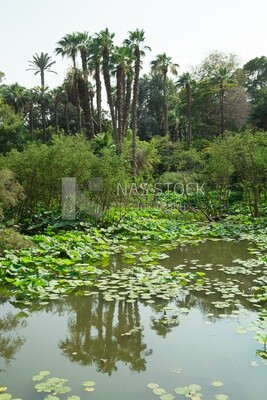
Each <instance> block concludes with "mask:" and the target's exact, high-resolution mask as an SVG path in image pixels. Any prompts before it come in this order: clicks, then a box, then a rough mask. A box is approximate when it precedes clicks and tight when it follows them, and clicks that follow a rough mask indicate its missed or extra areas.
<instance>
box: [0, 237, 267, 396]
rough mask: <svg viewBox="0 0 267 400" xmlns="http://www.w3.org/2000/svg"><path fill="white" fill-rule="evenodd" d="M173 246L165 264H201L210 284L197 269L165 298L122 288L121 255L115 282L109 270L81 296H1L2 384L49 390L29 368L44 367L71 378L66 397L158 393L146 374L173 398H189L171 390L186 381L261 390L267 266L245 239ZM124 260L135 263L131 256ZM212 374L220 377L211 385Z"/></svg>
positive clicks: (210, 391)
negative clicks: (261, 285)
mask: <svg viewBox="0 0 267 400" xmlns="http://www.w3.org/2000/svg"><path fill="white" fill-rule="evenodd" d="M168 255H169V257H168V258H165V259H162V260H160V261H161V262H160V264H161V266H162V267H161V268H163V267H165V268H168V269H169V268H171V269H172V270H173V271H183V272H184V273H185V274H186V273H188V272H192V273H193V272H195V271H201V272H202V273H203V272H205V274H206V275H205V277H206V282H205V285H203V284H202V282H201V279H202V278H201V274H200V276H199V282H198V283H197V284H196V282H195V283H194V284H192V283H190V282H189V283H188V284H187V285H186V286H184V288H182V289H179V290H176V289H177V288H174V289H173V290H176V292H175V294H173V295H172V296H169V297H168V295H166V294H164V293H163V294H162V293H161V295H160V294H159V293H158V292H157V295H155V293H156V289H157V288H155V287H154V288H153V290H154V292H153V293H154V295H152V296H150V295H148V294H147V293H146V294H143V295H142V296H138V298H137V295H136V293H137V291H135V289H133V293H134V294H132V295H131V294H130V296H128V297H127V296H126V297H125V294H126V292H127V289H125V287H126V288H127V284H129V282H131V279H133V278H132V277H131V276H130V275H129V276H128V278H127V275H126V278H125V275H121V276H124V278H123V279H124V280H125V285H126V286H125V287H124V291H123V288H122V287H120V288H119V289H117V287H116V282H118V276H120V275H117V272H118V273H120V271H123V267H124V266H125V265H124V261H123V257H121V255H115V256H114V257H113V259H112V271H114V272H115V278H114V281H112V279H111V278H105V279H103V282H102V283H100V285H99V286H98V288H93V289H90V290H88V291H85V295H82V296H78V295H76V296H75V295H72V296H66V297H62V298H60V299H58V300H55V301H49V302H41V303H40V302H39V303H30V302H28V303H24V304H23V305H22V304H20V305H18V304H16V303H15V304H12V299H11V300H5V299H2V304H1V305H0V356H1V358H0V386H7V387H8V393H12V394H13V397H15V398H22V399H23V400H36V399H44V398H45V396H46V395H47V394H49V393H37V392H36V389H35V388H34V386H35V385H36V384H38V383H39V382H38V381H37V382H33V381H32V377H33V376H34V375H36V374H38V372H40V371H43V370H45V371H50V372H51V375H49V376H48V377H47V376H46V377H45V378H44V380H43V381H45V380H46V379H47V378H49V377H58V378H65V379H68V382H66V384H65V385H66V386H69V387H71V391H70V392H69V393H67V394H60V395H58V397H59V398H60V399H66V398H67V397H68V396H72V395H77V396H80V398H81V399H87V398H92V399H98V400H100V399H101V400H102V399H111V400H113V399H114V400H124V399H127V400H136V399H140V400H141V399H142V400H150V399H151V400H152V399H157V398H158V399H159V398H160V397H159V396H157V395H156V394H154V393H153V391H152V389H149V388H148V387H147V385H148V384H149V383H156V384H158V385H159V386H160V387H161V388H164V389H165V390H166V392H167V393H170V394H173V395H174V396H175V398H177V399H182V398H185V397H184V395H181V394H179V395H178V394H176V393H175V392H174V389H175V388H177V387H184V386H188V385H190V384H199V385H201V386H202V393H203V399H214V398H215V396H216V395H218V394H225V395H227V396H229V398H230V399H233V400H262V399H263V398H265V397H266V392H267V365H266V360H265V358H264V357H262V354H263V353H264V351H263V350H264V346H263V345H262V344H260V343H258V342H257V341H256V340H255V338H254V336H255V331H257V322H256V321H257V316H258V312H257V307H258V304H255V302H254V299H253V298H252V297H251V293H252V291H251V287H252V286H253V285H254V284H255V280H257V277H258V275H259V276H260V274H261V273H262V271H261V266H257V265H256V266H255V265H254V266H253V265H252V264H253V263H251V259H252V257H253V256H252V255H251V254H250V253H249V251H248V243H247V242H246V241H239V242H236V241H207V242H205V243H201V244H198V245H194V244H191V245H186V246H181V247H178V248H177V249H174V250H171V251H169V252H168ZM242 260H243V261H244V260H247V263H244V262H242ZM126 268H127V269H130V268H131V264H129V262H128V263H127V265H126ZM155 271H157V269H155ZM156 273H157V272H156ZM202 275H203V274H202ZM142 279H143V278H142ZM114 282H115V284H114ZM137 283H138V282H137ZM108 287H109V288H108ZM110 287H113V289H110ZM173 293H174V292H173ZM128 294H129V293H128ZM259 350H260V351H261V352H262V353H261V356H259V355H258V353H257V354H256V352H257V351H259ZM85 381H94V382H95V386H93V387H94V389H95V390H94V391H92V392H91V393H90V392H86V391H85V390H84V389H85V388H86V386H83V382H85ZM214 381H220V382H222V383H223V385H222V386H220V387H214V386H213V385H212V382H214ZM89 387H92V386H89ZM87 388H88V387H87ZM50 394H53V392H51V393H50ZM0 396H1V395H0ZM196 398H198V397H196ZM165 399H166V400H167V399H168V397H165ZM169 399H171V398H170V397H169ZM222 399H223V398H222ZM225 399H226V398H225ZM51 400H53V398H51ZM54 400H55V399H54ZM73 400H75V398H73ZM163 400H164V397H163Z"/></svg>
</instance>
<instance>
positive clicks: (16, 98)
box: [1, 82, 27, 114]
mask: <svg viewBox="0 0 267 400" xmlns="http://www.w3.org/2000/svg"><path fill="white" fill-rule="evenodd" d="M1 94H2V97H3V99H4V100H5V102H6V103H7V104H9V105H10V106H11V107H12V108H13V110H14V111H15V114H21V113H22V111H23V107H24V105H25V104H26V102H27V90H26V88H25V87H23V86H21V85H19V84H18V83H17V82H15V83H13V84H11V85H3V86H2V88H1Z"/></svg>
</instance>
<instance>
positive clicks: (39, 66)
mask: <svg viewBox="0 0 267 400" xmlns="http://www.w3.org/2000/svg"><path fill="white" fill-rule="evenodd" d="M32 58H33V59H32V61H29V66H30V68H28V69H27V71H35V73H34V75H37V74H40V76H41V94H42V96H41V98H40V100H41V116H42V131H43V138H42V140H43V142H46V141H47V135H46V115H45V99H44V92H45V72H52V73H54V74H56V72H55V71H52V70H51V67H52V65H54V64H55V61H52V57H51V56H49V55H48V54H47V53H41V54H40V55H38V54H37V53H35V55H33V56H32Z"/></svg>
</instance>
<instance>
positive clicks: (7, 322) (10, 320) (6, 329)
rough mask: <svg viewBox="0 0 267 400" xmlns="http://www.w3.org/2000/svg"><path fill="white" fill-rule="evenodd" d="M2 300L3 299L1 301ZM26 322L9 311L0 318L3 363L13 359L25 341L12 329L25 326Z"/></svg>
mask: <svg viewBox="0 0 267 400" xmlns="http://www.w3.org/2000/svg"><path fill="white" fill-rule="evenodd" d="M3 302H5V301H1V303H3ZM26 324H27V322H26V321H25V319H23V320H21V319H19V318H18V317H16V315H13V314H12V313H11V312H8V313H6V314H5V315H4V316H2V317H1V318H0V358H1V359H3V360H4V363H5V365H9V364H10V362H11V361H12V360H14V359H15V354H16V353H17V352H19V350H20V349H21V347H22V346H23V344H24V343H25V341H26V339H25V338H24V337H23V336H21V335H18V334H17V333H16V332H14V331H15V330H16V329H18V328H21V327H25V326H26ZM0 371H1V370H0Z"/></svg>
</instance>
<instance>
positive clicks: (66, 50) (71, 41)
mask: <svg viewBox="0 0 267 400" xmlns="http://www.w3.org/2000/svg"><path fill="white" fill-rule="evenodd" d="M79 45H80V36H79V33H77V32H74V33H69V34H67V35H65V36H64V37H63V38H62V39H61V40H59V41H58V43H57V47H56V49H55V52H56V54H61V55H62V57H65V56H67V57H69V58H71V60H72V63H73V75H74V80H73V84H74V94H75V107H76V113H77V121H78V131H79V132H81V131H82V119H81V105H80V98H79V90H78V69H77V55H78V52H79Z"/></svg>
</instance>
